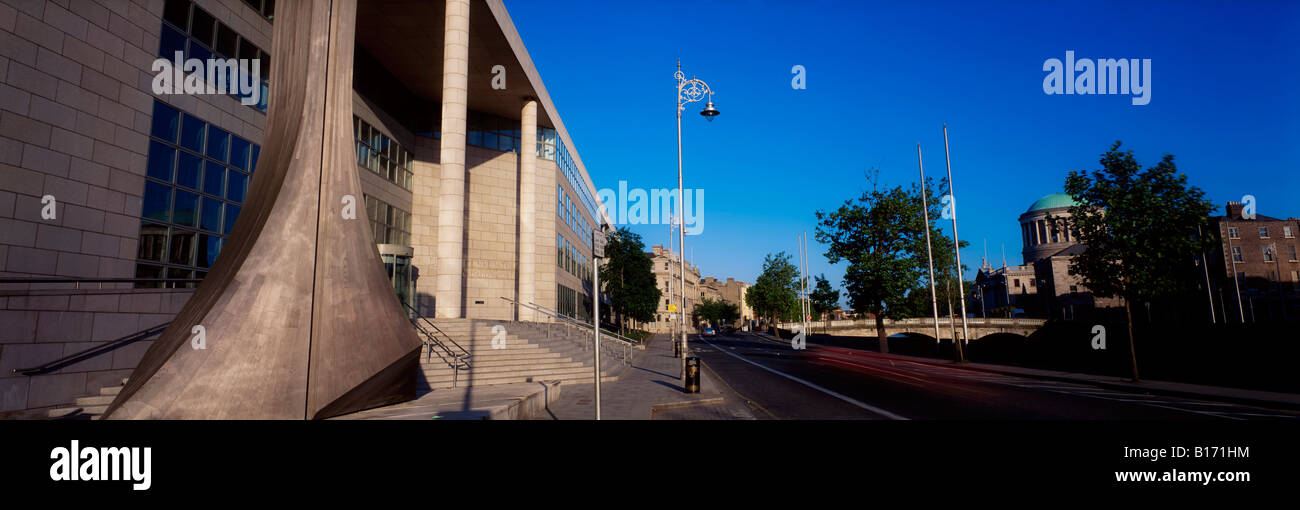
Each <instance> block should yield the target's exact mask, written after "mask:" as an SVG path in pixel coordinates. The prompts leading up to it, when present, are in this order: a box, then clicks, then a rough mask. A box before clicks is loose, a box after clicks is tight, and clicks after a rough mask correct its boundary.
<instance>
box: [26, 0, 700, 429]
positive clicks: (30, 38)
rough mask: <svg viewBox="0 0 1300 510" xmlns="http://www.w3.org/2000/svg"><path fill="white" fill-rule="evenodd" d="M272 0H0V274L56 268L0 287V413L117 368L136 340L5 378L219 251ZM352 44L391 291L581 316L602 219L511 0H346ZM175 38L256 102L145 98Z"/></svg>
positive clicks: (105, 381) (101, 379) (265, 59)
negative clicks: (247, 89) (217, 63)
mask: <svg viewBox="0 0 1300 510" xmlns="http://www.w3.org/2000/svg"><path fill="white" fill-rule="evenodd" d="M280 3H281V6H282V7H283V6H284V2H280ZM275 16H276V2H275V1H274V0H118V1H108V0H102V1H101V0H85V1H78V2H73V3H72V5H70V6H69V5H68V3H67V2H20V1H10V0H0V277H2V278H19V277H21V278H33V277H44V278H62V279H68V280H69V281H63V282H50V281H43V282H23V283H13V282H12V281H11V282H10V283H3V284H0V324H3V327H0V412H5V411H18V410H26V409H36V408H44V407H49V406H54V405H58V404H62V403H66V402H68V401H70V400H71V399H72V398H74V397H77V396H80V395H84V394H86V393H87V391H97V390H98V388H100V387H103V386H106V385H109V384H110V383H113V382H114V381H119V380H120V379H121V378H123V377H126V376H127V375H129V374H130V372H131V369H132V368H133V367H134V366H135V365H136V363H138V361H139V359H140V356H141V355H142V354H143V353H144V351H145V349H146V348H147V347H148V345H149V343H150V342H149V341H141V342H138V343H135V344H132V345H129V346H126V347H123V348H120V349H116V350H115V351H113V352H112V353H109V354H108V355H104V356H96V357H93V358H88V359H85V360H83V361H78V362H76V363H72V364H70V365H67V366H61V367H57V368H55V369H51V370H47V371H45V372H41V373H39V374H35V375H22V374H14V373H12V371H13V370H15V369H20V368H28V367H35V366H39V365H42V364H43V363H46V362H49V361H51V360H55V359H58V358H60V357H61V356H66V355H68V354H71V353H75V352H78V351H82V350H84V349H86V348H88V347H94V346H96V345H100V344H102V343H103V342H105V341H109V340H114V339H117V338H120V337H123V336H125V335H129V334H131V333H134V332H138V331H141V330H145V329H147V328H150V327H153V326H156V325H159V324H164V323H166V322H168V321H169V320H171V318H172V317H173V316H175V314H176V313H177V312H178V311H179V310H180V309H181V307H182V306H183V305H184V304H185V302H186V300H187V299H188V298H189V297H190V295H191V294H192V293H193V288H194V287H195V286H196V285H197V284H198V283H199V282H201V281H202V279H203V278H204V277H205V276H206V274H207V272H208V270H209V269H210V268H211V267H212V266H213V264H214V262H215V261H216V260H217V258H218V257H219V256H220V254H221V251H222V248H223V247H224V245H225V243H226V241H227V237H228V236H229V235H230V233H231V229H232V227H233V225H234V222H235V219H236V218H237V217H238V216H239V214H240V211H241V205H242V204H243V203H244V200H245V199H246V198H247V197H248V196H249V194H250V190H251V189H254V187H256V186H257V185H258V180H257V176H258V171H257V168H258V159H259V155H260V152H261V145H262V143H263V140H264V138H265V137H266V133H265V129H266V112H267V108H268V106H270V107H273V105H268V104H267V100H266V98H267V97H268V94H267V93H266V92H267V91H268V90H269V89H272V88H274V87H275V86H276V83H277V77H275V76H271V75H270V74H271V73H270V70H271V66H270V63H271V62H272V60H273V59H275V58H276V55H275V52H274V45H273V41H272V28H273V26H274V23H275ZM448 41H450V42H451V43H448ZM354 50H355V58H354V62H353V65H354V68H353V77H354V79H353V95H352V96H353V105H352V106H353V111H354V115H355V117H354V119H353V122H354V125H353V134H354V139H355V146H356V163H357V165H356V171H357V172H358V174H359V175H360V178H361V181H362V186H363V191H364V197H360V201H359V203H358V207H359V208H364V212H365V216H366V218H368V220H369V222H370V226H371V231H372V233H373V235H374V242H375V244H376V245H377V249H378V251H379V253H380V255H381V257H382V258H383V261H384V264H385V266H386V267H387V270H388V274H389V277H390V279H391V281H392V284H393V291H394V292H395V293H396V294H397V295H398V297H399V298H400V299H401V301H403V302H404V303H406V304H408V305H409V306H411V307H413V308H415V309H417V310H418V311H419V313H421V314H423V315H425V316H428V317H440V318H458V317H466V318H494V319H523V320H543V319H545V318H544V317H541V316H536V315H534V312H532V311H531V310H530V309H528V308H525V307H519V306H516V305H514V304H512V303H511V302H510V301H507V299H503V298H508V299H510V300H516V301H518V302H522V303H535V304H536V305H539V306H542V307H545V308H548V309H553V310H556V311H558V312H559V313H563V314H567V315H571V316H575V317H579V318H588V317H589V316H590V306H591V305H590V295H591V273H590V267H591V265H590V261H591V249H592V246H591V238H592V231H593V230H594V229H597V228H599V226H600V225H601V224H608V219H607V218H603V217H601V216H600V215H599V213H598V209H597V207H596V202H595V197H596V192H595V189H596V188H595V186H594V184H593V183H592V181H591V179H590V177H589V175H588V173H587V171H586V168H585V167H584V165H583V162H582V159H581V157H580V156H579V155H578V152H577V150H576V147H575V145H574V142H573V140H572V139H571V137H570V136H569V134H568V132H567V131H566V130H565V127H564V123H563V122H562V121H561V119H560V115H559V113H558V111H557V109H556V106H555V104H553V102H552V101H551V99H550V96H549V94H548V93H547V90H546V87H545V85H544V84H543V83H542V81H541V76H540V73H539V71H538V70H537V69H536V67H535V66H534V64H533V62H532V60H531V58H530V57H529V55H528V52H527V50H526V49H525V47H524V45H523V42H522V40H521V38H520V35H519V33H518V32H517V31H516V29H515V26H514V24H513V22H512V20H511V18H510V16H509V14H508V13H507V12H506V10H505V7H504V4H503V3H502V2H501V1H500V0H437V1H428V2H407V1H396V0H368V1H360V2H358V5H357V11H356V31H355V48H354ZM176 52H181V53H182V55H184V56H185V57H187V58H195V59H200V60H207V59H209V58H232V59H257V61H258V62H259V63H260V68H259V70H260V71H261V73H260V74H261V78H262V80H261V83H259V84H258V87H259V88H260V93H259V94H257V95H258V96H259V97H260V100H259V101H255V102H252V104H243V103H244V102H248V101H241V99H243V98H244V97H243V96H240V95H226V94H201V95H195V94H155V93H154V92H153V89H152V87H151V83H152V82H153V80H154V78H155V76H156V75H157V71H156V69H155V68H154V62H155V60H156V59H158V58H160V57H161V58H165V59H167V60H171V59H172V58H173V56H174V55H175V54H176ZM444 134H447V135H448V136H443V135H444ZM305 256H307V257H310V254H305ZM72 280H76V281H72ZM688 281H694V280H693V279H691V278H689V277H688ZM363 298H364V297H363ZM47 368H48V367H47Z"/></svg>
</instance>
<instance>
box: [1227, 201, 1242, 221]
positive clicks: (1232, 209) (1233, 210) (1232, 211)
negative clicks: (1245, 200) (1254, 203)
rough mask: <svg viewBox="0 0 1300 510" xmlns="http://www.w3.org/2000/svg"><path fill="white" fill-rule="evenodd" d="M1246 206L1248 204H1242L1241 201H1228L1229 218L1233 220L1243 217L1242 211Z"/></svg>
mask: <svg viewBox="0 0 1300 510" xmlns="http://www.w3.org/2000/svg"><path fill="white" fill-rule="evenodd" d="M1245 208H1246V206H1244V205H1242V204H1241V202H1228V206H1227V207H1226V209H1227V212H1228V218H1229V219H1233V220H1239V219H1241V211H1242V210H1244V209H1245Z"/></svg>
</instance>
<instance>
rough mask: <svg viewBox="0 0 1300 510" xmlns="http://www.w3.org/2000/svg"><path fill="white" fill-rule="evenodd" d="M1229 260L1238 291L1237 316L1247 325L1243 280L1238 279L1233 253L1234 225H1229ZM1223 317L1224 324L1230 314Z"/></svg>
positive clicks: (1234, 283)
mask: <svg viewBox="0 0 1300 510" xmlns="http://www.w3.org/2000/svg"><path fill="white" fill-rule="evenodd" d="M1228 260H1230V261H1232V284H1233V286H1234V287H1236V289H1237V315H1239V316H1241V323H1242V324H1245V323H1246V309H1245V308H1244V307H1243V306H1242V304H1241V279H1240V278H1238V277H1237V257H1236V256H1235V255H1233V253H1232V225H1231V224H1229V225H1228ZM1251 305H1254V303H1253V302H1252V303H1251ZM1251 312H1252V313H1251V315H1252V316H1253V315H1254V313H1253V312H1254V310H1253V309H1252V310H1251ZM1223 315H1224V317H1225V318H1224V319H1223V320H1224V322H1227V321H1228V319H1227V318H1226V317H1227V315H1228V314H1226V313H1225V314H1223Z"/></svg>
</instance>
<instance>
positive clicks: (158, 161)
mask: <svg viewBox="0 0 1300 510" xmlns="http://www.w3.org/2000/svg"><path fill="white" fill-rule="evenodd" d="M175 169H176V149H173V148H171V147H169V146H167V145H165V144H163V143H161V142H158V141H150V142H149V161H148V165H146V170H145V174H146V175H148V176H149V177H153V178H154V179H158V180H162V181H167V182H171V181H172V174H173V172H174V171H175Z"/></svg>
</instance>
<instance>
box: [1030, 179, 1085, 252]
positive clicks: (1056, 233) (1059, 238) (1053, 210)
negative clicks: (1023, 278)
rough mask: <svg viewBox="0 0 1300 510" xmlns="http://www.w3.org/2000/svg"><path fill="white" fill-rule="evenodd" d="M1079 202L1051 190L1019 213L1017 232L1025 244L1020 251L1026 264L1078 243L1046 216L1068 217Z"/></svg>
mask: <svg viewBox="0 0 1300 510" xmlns="http://www.w3.org/2000/svg"><path fill="white" fill-rule="evenodd" d="M1076 205H1078V202H1075V201H1074V198H1073V197H1071V196H1070V195H1067V194H1065V193H1052V194H1050V195H1047V196H1045V197H1043V198H1040V199H1038V200H1037V201H1035V202H1034V203H1033V205H1031V206H1029V209H1028V210H1026V211H1025V212H1024V214H1021V215H1020V236H1021V240H1022V243H1023V246H1024V248H1023V249H1022V250H1021V252H1020V253H1021V255H1023V256H1024V261H1025V263H1026V264H1033V263H1034V262H1037V261H1039V260H1042V259H1043V258H1046V257H1049V256H1052V255H1055V254H1056V253H1059V252H1060V251H1061V250H1064V249H1066V248H1069V247H1071V246H1074V245H1076V244H1079V243H1078V241H1077V240H1076V239H1073V238H1071V237H1070V232H1069V231H1068V230H1066V229H1057V228H1054V227H1053V226H1052V221H1051V219H1049V218H1069V217H1070V208H1071V207H1074V206H1076Z"/></svg>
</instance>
